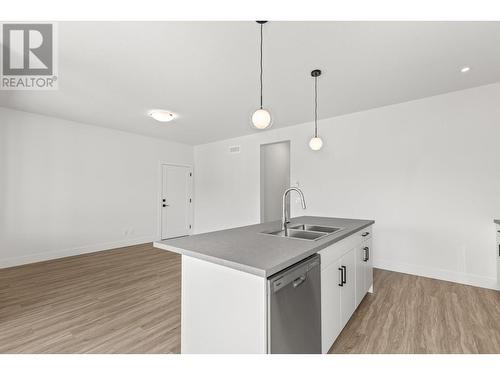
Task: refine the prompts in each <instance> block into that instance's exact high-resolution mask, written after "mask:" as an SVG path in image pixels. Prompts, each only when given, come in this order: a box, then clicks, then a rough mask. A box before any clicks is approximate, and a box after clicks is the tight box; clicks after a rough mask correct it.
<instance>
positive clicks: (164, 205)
mask: <svg viewBox="0 0 500 375" xmlns="http://www.w3.org/2000/svg"><path fill="white" fill-rule="evenodd" d="M162 206H163V207H170V205H169V204H165V203H164V204H162Z"/></svg>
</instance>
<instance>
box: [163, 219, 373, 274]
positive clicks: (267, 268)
mask: <svg viewBox="0 0 500 375" xmlns="http://www.w3.org/2000/svg"><path fill="white" fill-rule="evenodd" d="M299 223H304V224H323V225H328V226H332V227H341V228H344V229H343V230H340V231H338V232H336V233H332V234H330V235H328V236H325V237H324V238H321V239H319V240H316V241H307V240H302V239H296V238H284V237H279V236H272V235H268V234H263V233H261V232H263V231H274V230H279V229H280V225H281V224H280V222H279V221H273V222H269V223H263V224H255V225H248V226H245V227H238V228H232V229H226V230H220V231H216V232H210V233H203V234H197V235H194V236H189V237H181V238H174V239H170V240H164V241H158V242H155V243H154V246H155V247H157V248H160V249H164V250H169V251H172V252H175V253H179V254H182V255H187V256H192V257H195V258H199V259H203V260H205V261H208V262H212V263H217V264H221V265H223V266H227V267H230V268H234V269H237V270H240V271H244V272H248V273H252V274H254V275H258V276H262V277H269V276H271V275H273V274H275V273H276V272H279V271H281V270H283V269H285V268H287V267H289V266H291V265H293V264H294V263H297V262H299V261H301V260H302V259H305V258H307V257H308V256H310V255H312V254H314V253H316V252H318V251H319V250H321V249H323V248H325V247H327V246H329V245H331V244H333V243H335V242H338V241H340V240H342V239H344V238H346V237H348V236H350V235H351V234H354V233H355V232H357V231H359V230H361V229H363V228H366V227H368V226H370V225H372V224H373V223H374V221H373V220H355V219H342V218H330V217H317V216H301V217H296V218H293V219H292V220H291V225H293V224H299Z"/></svg>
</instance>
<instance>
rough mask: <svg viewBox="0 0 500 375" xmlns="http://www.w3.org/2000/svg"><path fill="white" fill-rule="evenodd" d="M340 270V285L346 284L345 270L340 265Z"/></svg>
mask: <svg viewBox="0 0 500 375" xmlns="http://www.w3.org/2000/svg"><path fill="white" fill-rule="evenodd" d="M339 271H340V283H339V286H344V270H343V269H342V268H340V267H339Z"/></svg>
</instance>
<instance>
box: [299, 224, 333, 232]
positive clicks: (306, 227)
mask: <svg viewBox="0 0 500 375" xmlns="http://www.w3.org/2000/svg"><path fill="white" fill-rule="evenodd" d="M290 229H298V230H308V231H313V232H324V233H334V232H338V231H339V230H342V229H343V228H336V227H327V226H325V225H312V224H295V225H292V226H291V227H290Z"/></svg>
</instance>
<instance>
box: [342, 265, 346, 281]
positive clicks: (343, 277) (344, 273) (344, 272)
mask: <svg viewBox="0 0 500 375" xmlns="http://www.w3.org/2000/svg"><path fill="white" fill-rule="evenodd" d="M342 269H343V272H342V284H347V267H346V266H342Z"/></svg>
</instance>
